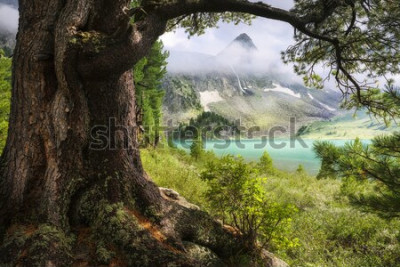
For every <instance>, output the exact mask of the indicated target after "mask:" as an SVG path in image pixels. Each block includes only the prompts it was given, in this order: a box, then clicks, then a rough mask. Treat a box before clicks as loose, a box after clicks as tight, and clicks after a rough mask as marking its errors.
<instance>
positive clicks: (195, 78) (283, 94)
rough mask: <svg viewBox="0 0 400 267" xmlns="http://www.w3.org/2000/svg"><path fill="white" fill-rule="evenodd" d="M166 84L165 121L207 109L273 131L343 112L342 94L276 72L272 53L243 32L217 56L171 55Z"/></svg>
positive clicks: (183, 53) (183, 118) (173, 53)
mask: <svg viewBox="0 0 400 267" xmlns="http://www.w3.org/2000/svg"><path fill="white" fill-rule="evenodd" d="M168 61H169V64H168V67H167V69H168V75H167V77H166V78H165V81H164V89H165V90H166V97H165V101H164V117H165V119H166V120H173V121H175V122H180V121H185V120H187V119H189V118H191V117H194V116H196V115H197V114H199V113H201V112H202V111H213V112H216V113H217V114H219V115H222V116H224V117H226V118H228V119H230V120H237V119H239V118H240V119H241V121H242V122H243V123H244V124H247V125H249V126H250V125H251V126H259V127H261V128H263V129H265V130H266V129H268V128H270V127H273V126H276V125H284V124H287V122H289V121H290V118H292V117H296V119H297V121H298V123H299V127H301V126H302V125H306V124H309V123H312V122H314V121H323V120H329V119H331V118H333V117H335V116H336V115H337V114H338V113H339V102H340V95H339V94H338V93H337V92H334V91H332V90H323V91H321V90H315V89H309V88H305V87H304V86H303V85H302V84H301V83H300V82H298V81H297V80H295V79H293V78H290V77H293V75H292V74H289V73H287V72H283V71H281V70H279V69H274V67H273V66H275V62H270V60H269V57H268V51H262V50H260V49H258V48H257V46H256V44H254V42H253V40H252V39H251V37H249V36H248V35H247V34H245V33H243V34H240V35H239V36H238V37H237V38H235V39H234V40H233V41H232V42H231V43H229V44H228V45H227V47H226V48H225V49H223V50H222V51H221V52H219V53H218V54H217V55H215V56H212V55H206V54H200V53H190V52H179V51H171V56H170V58H169V60H168Z"/></svg>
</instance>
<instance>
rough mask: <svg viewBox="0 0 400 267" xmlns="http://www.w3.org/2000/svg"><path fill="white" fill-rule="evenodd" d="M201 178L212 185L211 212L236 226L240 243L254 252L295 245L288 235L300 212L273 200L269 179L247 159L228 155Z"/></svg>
mask: <svg viewBox="0 0 400 267" xmlns="http://www.w3.org/2000/svg"><path fill="white" fill-rule="evenodd" d="M201 177H202V179H203V180H205V181H207V183H208V189H207V191H206V193H205V197H206V199H208V201H209V207H210V211H211V212H212V213H213V214H214V215H216V216H217V217H218V218H220V219H221V220H222V221H223V223H226V224H229V225H232V226H234V227H235V228H236V229H237V230H238V231H239V233H238V238H239V240H240V242H243V243H244V244H245V245H246V246H247V247H248V248H249V249H250V251H251V250H255V249H257V248H266V247H271V246H277V247H279V246H293V245H294V243H293V242H292V241H290V240H288V239H287V238H285V233H287V231H288V229H289V228H290V222H291V219H290V217H291V216H292V215H293V213H294V212H295V210H296V209H295V208H294V207H293V206H292V205H281V204H278V203H277V202H273V201H271V199H270V198H269V197H268V195H267V192H266V191H265V189H264V187H265V183H266V178H261V177H258V172H257V171H256V169H255V168H253V167H252V166H251V165H250V164H247V163H245V162H244V160H243V158H241V157H238V158H235V157H233V156H225V157H223V158H221V159H220V160H218V161H215V162H211V163H209V164H208V166H207V168H206V170H205V171H204V172H203V173H202V175H201Z"/></svg>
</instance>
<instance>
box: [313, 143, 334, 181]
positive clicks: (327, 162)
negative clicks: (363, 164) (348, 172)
mask: <svg viewBox="0 0 400 267" xmlns="http://www.w3.org/2000/svg"><path fill="white" fill-rule="evenodd" d="M313 149H314V152H315V154H316V155H317V157H319V158H320V159H322V163H321V169H320V171H319V173H318V175H317V178H318V179H322V178H336V176H337V172H336V169H335V168H334V166H333V164H334V163H335V162H336V160H337V159H338V157H339V151H338V149H337V147H335V146H334V145H333V144H332V143H330V142H328V141H318V142H315V143H314V148H313Z"/></svg>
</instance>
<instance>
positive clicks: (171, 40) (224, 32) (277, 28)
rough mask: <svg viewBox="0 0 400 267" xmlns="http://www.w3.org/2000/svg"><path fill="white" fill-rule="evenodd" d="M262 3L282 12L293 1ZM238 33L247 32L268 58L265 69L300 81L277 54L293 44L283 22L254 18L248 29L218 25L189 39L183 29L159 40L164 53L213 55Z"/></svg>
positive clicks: (278, 0)
mask: <svg viewBox="0 0 400 267" xmlns="http://www.w3.org/2000/svg"><path fill="white" fill-rule="evenodd" d="M253 2H256V1H253ZM263 2H266V3H268V4H271V5H272V6H274V7H279V8H283V9H286V10H288V9H290V8H291V7H293V0H265V1H263ZM241 33H247V34H248V35H249V36H250V37H251V38H252V39H253V41H254V44H255V45H256V46H257V48H258V49H259V51H262V53H263V55H264V57H265V58H267V59H268V62H267V63H266V67H267V68H271V67H272V68H274V70H277V71H279V72H285V73H291V76H292V77H291V78H294V79H296V80H300V79H299V78H298V77H297V76H296V75H295V74H294V73H293V70H292V67H291V66H286V65H284V64H283V63H282V60H281V58H280V52H281V51H283V50H286V48H287V47H288V46H289V45H291V44H293V43H294V41H293V28H292V27H291V26H290V25H288V24H287V23H284V22H279V21H274V20H268V19H264V18H257V19H255V20H254V21H253V23H252V25H250V26H248V25H245V24H240V25H237V26H235V25H233V24H226V23H221V24H220V25H219V28H213V29H208V30H207V31H206V33H205V34H204V35H201V36H194V37H191V38H190V39H188V36H187V34H186V33H185V31H184V30H183V29H178V30H176V31H175V32H169V33H166V34H164V35H163V36H162V37H161V39H162V41H163V42H164V46H165V48H166V49H167V50H173V51H185V52H197V53H205V54H210V55H216V54H218V53H219V52H220V51H221V50H223V49H224V48H225V47H226V46H227V45H228V44H229V43H230V42H231V41H232V40H234V39H235V38H236V37H237V36H238V35H239V34H241Z"/></svg>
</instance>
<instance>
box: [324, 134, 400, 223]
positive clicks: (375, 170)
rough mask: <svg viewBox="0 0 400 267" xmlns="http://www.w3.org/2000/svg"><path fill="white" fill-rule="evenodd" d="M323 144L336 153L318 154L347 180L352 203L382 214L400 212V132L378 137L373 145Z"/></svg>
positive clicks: (345, 186) (391, 215)
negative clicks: (342, 145) (331, 154)
mask: <svg viewBox="0 0 400 267" xmlns="http://www.w3.org/2000/svg"><path fill="white" fill-rule="evenodd" d="M320 146H321V148H320V150H326V151H334V152H335V156H334V157H331V156H330V155H329V154H328V153H327V154H319V156H320V157H321V158H322V160H323V161H324V160H326V162H327V164H326V168H327V169H329V170H330V171H332V172H335V173H336V174H337V176H338V177H340V178H343V179H344V181H345V184H344V189H343V190H344V192H347V193H348V196H349V197H350V199H351V201H352V203H353V204H355V205H357V206H359V207H362V208H363V209H366V210H369V211H374V212H377V213H378V214H380V215H383V216H389V217H397V216H399V215H400V204H399V203H400V133H395V134H393V135H390V136H381V137H376V138H375V139H373V141H372V143H371V144H370V145H363V144H362V143H361V142H360V140H356V141H354V142H351V143H348V144H346V145H345V146H344V147H342V148H337V147H334V146H333V145H331V144H329V143H325V144H320ZM349 188H357V190H349Z"/></svg>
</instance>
